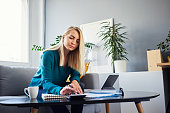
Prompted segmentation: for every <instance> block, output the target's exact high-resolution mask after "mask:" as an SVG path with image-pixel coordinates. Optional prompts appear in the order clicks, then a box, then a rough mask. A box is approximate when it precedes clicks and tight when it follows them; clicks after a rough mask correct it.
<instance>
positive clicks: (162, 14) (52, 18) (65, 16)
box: [45, 0, 170, 71]
mask: <svg viewBox="0 0 170 113" xmlns="http://www.w3.org/2000/svg"><path fill="white" fill-rule="evenodd" d="M169 5H170V1H169V0H69V1H68V0H46V35H45V40H46V41H45V47H46V48H48V47H50V43H53V42H55V37H56V36H57V35H61V34H62V33H63V32H64V31H65V29H66V28H67V27H69V26H71V25H74V26H79V25H81V24H85V23H90V22H95V21H99V20H104V19H108V18H114V19H115V22H116V23H119V22H121V23H122V24H123V25H124V26H126V27H127V29H126V30H127V32H128V36H127V37H128V38H129V40H128V41H127V43H126V45H125V47H126V49H127V51H128V58H129V61H128V62H127V71H144V70H147V56H146V51H147V49H156V45H157V44H158V43H159V42H160V41H163V40H164V39H165V38H166V37H167V34H168V31H169V30H170V21H169V18H170V13H169V12H170V7H169Z"/></svg>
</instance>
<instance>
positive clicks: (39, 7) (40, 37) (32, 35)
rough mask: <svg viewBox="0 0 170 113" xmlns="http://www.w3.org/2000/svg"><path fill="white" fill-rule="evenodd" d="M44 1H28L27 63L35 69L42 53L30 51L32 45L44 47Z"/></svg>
mask: <svg viewBox="0 0 170 113" xmlns="http://www.w3.org/2000/svg"><path fill="white" fill-rule="evenodd" d="M44 4H45V1H44V0H29V63H30V66H32V67H37V66H38V65H39V62H40V56H41V54H42V52H39V51H32V45H34V44H36V45H39V46H44V31H45V23H44V22H45V12H44V11H45V10H44V8H45V5H44Z"/></svg>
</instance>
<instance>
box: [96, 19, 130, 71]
mask: <svg viewBox="0 0 170 113" xmlns="http://www.w3.org/2000/svg"><path fill="white" fill-rule="evenodd" d="M124 28H125V26H121V23H118V24H114V25H110V22H102V23H101V28H100V31H99V32H98V36H99V37H100V38H102V40H103V41H104V49H105V50H106V51H107V55H106V56H111V60H112V64H114V68H115V72H120V71H121V70H120V71H119V69H120V68H117V67H116V65H117V62H124V63H125V64H124V65H125V70H124V71H126V60H128V58H127V57H126V56H127V54H128V53H127V50H126V49H125V48H124V47H123V44H125V40H126V39H127V38H126V37H125V36H126V34H127V32H122V33H120V30H122V29H124ZM118 65H121V64H118ZM122 68H123V67H122ZM122 71H123V70H122Z"/></svg>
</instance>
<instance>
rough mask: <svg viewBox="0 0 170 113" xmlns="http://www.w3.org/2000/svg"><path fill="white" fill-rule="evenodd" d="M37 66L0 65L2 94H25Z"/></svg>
mask: <svg viewBox="0 0 170 113" xmlns="http://www.w3.org/2000/svg"><path fill="white" fill-rule="evenodd" d="M36 71H37V69H36V68H26V67H20V66H2V65H0V96H12V95H24V88H25V87H28V85H29V83H30V81H31V79H32V77H33V76H34V74H35V73H36Z"/></svg>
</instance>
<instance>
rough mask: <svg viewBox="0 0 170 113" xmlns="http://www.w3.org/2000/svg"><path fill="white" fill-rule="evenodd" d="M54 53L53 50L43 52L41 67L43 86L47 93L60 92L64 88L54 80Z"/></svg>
mask: <svg viewBox="0 0 170 113" xmlns="http://www.w3.org/2000/svg"><path fill="white" fill-rule="evenodd" d="M53 59H54V54H53V53H52V52H51V51H46V52H44V53H43V56H42V59H41V62H40V67H41V70H42V71H41V74H42V77H41V79H42V87H43V90H45V91H46V93H53V94H59V92H60V90H61V89H62V87H61V86H58V85H55V84H54V83H53V82H52V79H53V77H52V76H53V75H52V68H53V67H52V64H53V63H54V61H53Z"/></svg>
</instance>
